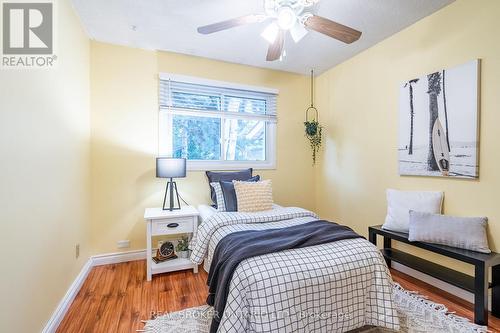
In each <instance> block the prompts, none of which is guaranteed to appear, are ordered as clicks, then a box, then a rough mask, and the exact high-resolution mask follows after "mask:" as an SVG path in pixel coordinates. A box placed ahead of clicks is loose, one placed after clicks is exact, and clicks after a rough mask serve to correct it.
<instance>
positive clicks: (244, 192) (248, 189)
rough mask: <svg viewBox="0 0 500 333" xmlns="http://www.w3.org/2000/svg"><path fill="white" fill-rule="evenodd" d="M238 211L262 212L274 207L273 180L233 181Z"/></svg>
mask: <svg viewBox="0 0 500 333" xmlns="http://www.w3.org/2000/svg"><path fill="white" fill-rule="evenodd" d="M233 184H234V190H235V191H236V198H237V200H238V212H260V211H264V210H271V209H272V208H273V185H272V182H271V180H263V181H260V182H254V183H249V182H242V181H236V180H234V181H233Z"/></svg>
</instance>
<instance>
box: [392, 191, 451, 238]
mask: <svg viewBox="0 0 500 333" xmlns="http://www.w3.org/2000/svg"><path fill="white" fill-rule="evenodd" d="M442 206H443V192H430V191H398V190H391V189H388V190H387V216H386V218H385V223H384V225H383V226H382V228H383V229H387V230H392V231H399V232H408V231H409V220H410V214H409V213H410V210H414V211H418V212H425V213H434V214H441V208H442Z"/></svg>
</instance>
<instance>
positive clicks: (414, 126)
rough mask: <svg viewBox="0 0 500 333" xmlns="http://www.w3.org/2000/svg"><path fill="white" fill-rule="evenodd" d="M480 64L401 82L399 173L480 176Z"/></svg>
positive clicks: (473, 62) (468, 64) (410, 174)
mask: <svg viewBox="0 0 500 333" xmlns="http://www.w3.org/2000/svg"><path fill="white" fill-rule="evenodd" d="M479 70H480V61H479V60H474V61H470V62H468V63H466V64H463V65H460V66H457V67H453V68H449V69H443V70H440V71H438V72H434V73H430V74H428V75H425V76H422V77H420V78H416V79H412V80H408V81H406V82H403V83H402V84H401V86H400V97H399V147H398V156H399V174H400V175H405V176H438V177H453V178H478V177H479Z"/></svg>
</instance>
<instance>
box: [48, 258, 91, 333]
mask: <svg viewBox="0 0 500 333" xmlns="http://www.w3.org/2000/svg"><path fill="white" fill-rule="evenodd" d="M91 270H92V258H90V259H89V260H87V262H86V263H85V265H83V267H82V270H81V271H80V273H79V274H78V276H77V277H76V279H75V281H73V283H72V284H71V286H70V287H69V289H68V291H67V292H66V295H64V297H63V298H62V300H61V301H60V302H59V304H58V305H57V308H56V310H55V311H54V313H53V314H52V317H50V319H49V321H48V322H47V324H46V325H45V327H44V329H43V330H42V333H53V332H55V331H56V330H57V328H58V327H59V324H60V323H61V321H62V320H63V318H64V316H65V315H66V312H67V311H68V309H69V307H70V306H71V303H73V300H74V299H75V297H76V295H77V294H78V292H79V291H80V288H81V287H82V285H83V283H84V282H85V279H86V278H87V276H88V275H89V273H90V271H91Z"/></svg>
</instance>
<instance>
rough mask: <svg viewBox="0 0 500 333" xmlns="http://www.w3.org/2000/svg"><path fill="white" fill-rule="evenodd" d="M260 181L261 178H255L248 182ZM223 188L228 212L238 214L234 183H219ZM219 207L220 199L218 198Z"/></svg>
mask: <svg viewBox="0 0 500 333" xmlns="http://www.w3.org/2000/svg"><path fill="white" fill-rule="evenodd" d="M259 180H260V176H259V175H257V176H254V177H252V178H250V179H249V180H246V181H247V182H258V181H259ZM219 184H220V186H221V188H222V194H223V197H224V198H223V200H224V205H225V211H226V212H237V211H238V199H237V198H236V191H235V190H234V184H233V182H224V181H220V182H219ZM217 205H219V198H218V197H217Z"/></svg>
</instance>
